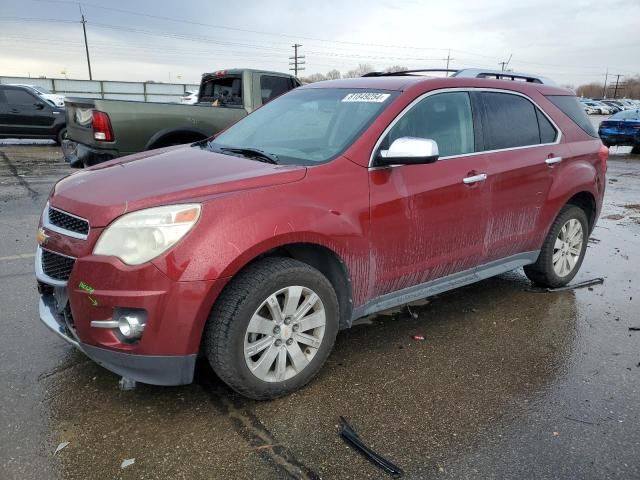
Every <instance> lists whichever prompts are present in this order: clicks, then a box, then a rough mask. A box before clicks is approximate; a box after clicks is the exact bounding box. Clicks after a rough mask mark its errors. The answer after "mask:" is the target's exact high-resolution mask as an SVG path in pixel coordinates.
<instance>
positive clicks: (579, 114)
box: [547, 95, 599, 138]
mask: <svg viewBox="0 0 640 480" xmlns="http://www.w3.org/2000/svg"><path fill="white" fill-rule="evenodd" d="M547 99H548V100H549V101H550V102H551V103H553V104H554V105H555V106H556V107H558V108H559V109H560V110H562V112H563V113H564V114H565V115H566V116H567V117H569V118H570V119H571V120H573V121H574V123H575V124H576V125H578V126H579V127H580V128H581V129H582V130H584V131H585V132H586V133H587V134H589V135H591V136H592V137H595V138H599V137H598V133H597V132H596V130H595V128H593V125H592V124H591V120H589V117H588V116H587V114H586V113H585V111H584V108H583V107H582V105H580V103H578V99H577V98H576V97H574V96H572V95H549V96H547Z"/></svg>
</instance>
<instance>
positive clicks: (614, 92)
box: [613, 73, 624, 99]
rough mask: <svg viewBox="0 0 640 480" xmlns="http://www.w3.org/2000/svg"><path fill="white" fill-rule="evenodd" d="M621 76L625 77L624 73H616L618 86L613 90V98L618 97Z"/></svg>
mask: <svg viewBox="0 0 640 480" xmlns="http://www.w3.org/2000/svg"><path fill="white" fill-rule="evenodd" d="M620 77H624V75H622V74H620V73H618V74H616V87H615V89H614V90H613V98H614V99H616V98H618V97H617V95H618V82H619V81H620Z"/></svg>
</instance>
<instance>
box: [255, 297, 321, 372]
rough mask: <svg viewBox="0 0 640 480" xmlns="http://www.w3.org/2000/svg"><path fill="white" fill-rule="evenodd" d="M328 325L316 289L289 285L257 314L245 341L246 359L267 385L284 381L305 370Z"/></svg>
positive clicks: (268, 301)
mask: <svg viewBox="0 0 640 480" xmlns="http://www.w3.org/2000/svg"><path fill="white" fill-rule="evenodd" d="M326 323H327V318H326V312H325V309H324V305H323V304H322V300H321V299H320V297H319V296H318V294H316V293H315V292H314V291H313V290H311V289H309V288H307V287H302V286H289V287H285V288H283V289H280V290H278V291H277V292H275V293H273V294H271V295H270V296H269V297H268V298H267V299H266V300H264V301H263V302H262V304H261V305H260V306H259V307H258V309H257V310H256V311H255V313H254V314H253V316H252V317H251V320H250V321H249V325H248V326H247V331H246V333H245V339H244V358H245V362H246V364H247V367H249V370H250V371H251V373H252V374H253V375H255V376H256V377H257V378H259V379H260V380H262V381H264V382H282V381H284V380H288V379H290V378H292V377H294V376H296V375H297V374H299V373H300V372H301V371H302V370H304V369H305V368H306V367H307V366H308V365H309V362H311V360H312V359H313V357H314V356H315V354H316V353H317V351H318V349H319V348H320V345H321V344H322V339H323V336H324V331H325V326H326Z"/></svg>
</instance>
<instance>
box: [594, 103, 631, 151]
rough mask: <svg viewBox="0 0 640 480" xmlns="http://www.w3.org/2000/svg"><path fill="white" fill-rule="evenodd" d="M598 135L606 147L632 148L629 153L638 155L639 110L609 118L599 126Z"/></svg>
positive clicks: (624, 112)
mask: <svg viewBox="0 0 640 480" xmlns="http://www.w3.org/2000/svg"><path fill="white" fill-rule="evenodd" d="M598 135H600V139H601V140H602V143H604V145H605V146H606V147H613V146H618V145H621V146H622V145H623V146H628V147H633V148H632V150H631V153H639V154H640V109H636V110H624V111H622V112H618V113H616V114H615V115H612V116H610V117H609V118H608V119H606V120H604V121H603V122H602V123H601V124H600V128H599V129H598Z"/></svg>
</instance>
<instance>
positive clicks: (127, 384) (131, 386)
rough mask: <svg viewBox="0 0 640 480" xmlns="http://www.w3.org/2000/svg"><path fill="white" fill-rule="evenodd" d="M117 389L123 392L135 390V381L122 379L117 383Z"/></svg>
mask: <svg viewBox="0 0 640 480" xmlns="http://www.w3.org/2000/svg"><path fill="white" fill-rule="evenodd" d="M118 388H119V389H120V390H122V391H124V392H126V391H128V390H135V388H136V381H135V380H133V379H132V378H127V377H122V378H121V379H120V381H118Z"/></svg>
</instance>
